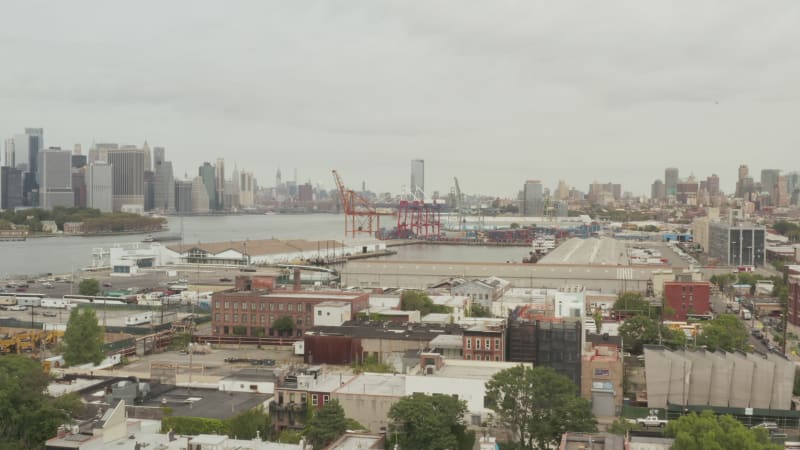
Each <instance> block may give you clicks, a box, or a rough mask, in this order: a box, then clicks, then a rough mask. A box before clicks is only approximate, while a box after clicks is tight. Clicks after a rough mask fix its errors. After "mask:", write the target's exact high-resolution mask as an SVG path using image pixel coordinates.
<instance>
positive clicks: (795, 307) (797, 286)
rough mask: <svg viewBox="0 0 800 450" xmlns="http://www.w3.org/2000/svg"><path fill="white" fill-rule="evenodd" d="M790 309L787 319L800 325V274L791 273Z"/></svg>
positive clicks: (793, 323)
mask: <svg viewBox="0 0 800 450" xmlns="http://www.w3.org/2000/svg"><path fill="white" fill-rule="evenodd" d="M788 307H789V311H788V313H789V314H788V316H787V318H786V319H787V320H788V321H789V323H791V324H792V325H800V275H789V305H788Z"/></svg>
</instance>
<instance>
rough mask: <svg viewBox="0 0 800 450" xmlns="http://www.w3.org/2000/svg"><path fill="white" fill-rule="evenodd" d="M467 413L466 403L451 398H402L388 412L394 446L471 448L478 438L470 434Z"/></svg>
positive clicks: (438, 396)
mask: <svg viewBox="0 0 800 450" xmlns="http://www.w3.org/2000/svg"><path fill="white" fill-rule="evenodd" d="M466 412H467V403H466V402H465V401H463V400H458V399H457V398H455V397H453V396H450V395H445V394H433V395H427V394H421V393H414V394H413V395H411V396H408V397H403V398H401V399H400V401H398V402H397V403H395V404H394V405H392V407H391V409H390V410H389V418H390V419H391V420H392V422H391V423H390V425H389V437H390V439H391V440H393V442H391V444H398V445H399V446H400V448H425V449H430V450H445V449H453V450H455V449H462V450H469V449H472V447H473V445H474V443H475V435H474V433H472V432H468V431H467V427H466V424H465V423H464V414H466ZM395 439H396V442H394V440H395Z"/></svg>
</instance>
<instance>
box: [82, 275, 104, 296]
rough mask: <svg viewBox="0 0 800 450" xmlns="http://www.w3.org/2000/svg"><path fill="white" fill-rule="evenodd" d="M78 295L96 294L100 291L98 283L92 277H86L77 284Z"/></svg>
mask: <svg viewBox="0 0 800 450" xmlns="http://www.w3.org/2000/svg"><path fill="white" fill-rule="evenodd" d="M78 293H79V294H80V295H97V294H99V293H100V283H99V282H98V281H97V280H95V279H94V278H86V279H85V280H81V282H80V284H78Z"/></svg>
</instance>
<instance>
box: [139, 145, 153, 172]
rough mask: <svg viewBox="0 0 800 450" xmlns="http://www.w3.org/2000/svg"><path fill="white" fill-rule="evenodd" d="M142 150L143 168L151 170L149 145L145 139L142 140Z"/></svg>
mask: <svg viewBox="0 0 800 450" xmlns="http://www.w3.org/2000/svg"><path fill="white" fill-rule="evenodd" d="M142 151H144V170H150V171H152V170H153V158H152V155H151V152H150V146H149V145H147V141H144V145H142Z"/></svg>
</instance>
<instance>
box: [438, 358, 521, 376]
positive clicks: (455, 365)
mask: <svg viewBox="0 0 800 450" xmlns="http://www.w3.org/2000/svg"><path fill="white" fill-rule="evenodd" d="M518 365H520V363H518V362H511V361H471V360H461V359H445V361H444V366H443V367H442V368H441V369H439V370H437V371H436V372H434V374H433V375H427V376H433V377H447V378H462V379H476V380H489V379H490V378H492V376H493V375H494V374H496V373H497V372H500V371H501V370H506V369H511V368H512V367H516V366H518ZM525 365H530V364H525Z"/></svg>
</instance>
